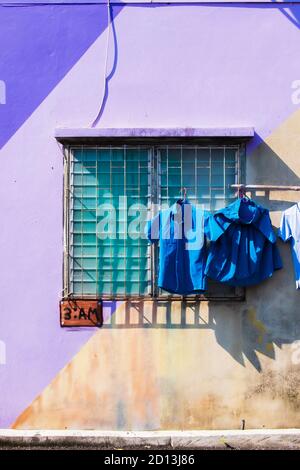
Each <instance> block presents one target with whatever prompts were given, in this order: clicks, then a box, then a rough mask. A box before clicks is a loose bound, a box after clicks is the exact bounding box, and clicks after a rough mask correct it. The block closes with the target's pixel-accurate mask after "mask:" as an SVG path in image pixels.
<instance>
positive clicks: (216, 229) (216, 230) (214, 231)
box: [204, 214, 230, 242]
mask: <svg viewBox="0 0 300 470" xmlns="http://www.w3.org/2000/svg"><path fill="white" fill-rule="evenodd" d="M221 224H222V221H221V220H220V223H219V221H218V220H217V219H216V218H215V217H214V215H212V214H210V215H208V216H207V217H205V221H204V233H205V235H206V236H207V238H208V239H209V240H210V241H212V242H216V241H217V240H218V239H219V238H220V236H221V235H223V233H224V232H225V230H226V229H227V227H228V226H229V225H230V224H228V223H227V224H226V223H224V224H222V225H221Z"/></svg>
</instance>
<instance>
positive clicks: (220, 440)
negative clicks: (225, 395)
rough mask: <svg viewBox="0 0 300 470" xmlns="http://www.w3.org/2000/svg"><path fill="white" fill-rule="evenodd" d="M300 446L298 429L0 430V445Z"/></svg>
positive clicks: (97, 447) (109, 447) (62, 446)
mask: <svg viewBox="0 0 300 470" xmlns="http://www.w3.org/2000/svg"><path fill="white" fill-rule="evenodd" d="M23 448H27V449H28V448H35V449H36V448H47V449H52V448H59V449H76V448H77V449H88V448H90V449H91V448H93V449H145V450H148V449H167V450H168V449H169V450H172V449H194V450H196V449H199V450H200V449H202V450H204V449H211V450H213V449H252V450H254V449H263V450H267V449H294V450H297V449H298V450H299V449H300V429H276V430H265V429H253V430H248V431H227V430H226V431H225V430H224V431H189V432H188V431H186V432H185V431H151V432H147V431H141V432H134V431H71V430H67V431H56V430H49V431H44V430H43V431H38V430H36V431H18V430H11V429H3V430H0V449H23Z"/></svg>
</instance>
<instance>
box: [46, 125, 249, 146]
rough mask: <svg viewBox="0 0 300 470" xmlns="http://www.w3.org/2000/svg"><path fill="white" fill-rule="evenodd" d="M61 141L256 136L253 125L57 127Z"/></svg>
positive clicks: (57, 133)
mask: <svg viewBox="0 0 300 470" xmlns="http://www.w3.org/2000/svg"><path fill="white" fill-rule="evenodd" d="M54 136H55V138H56V139H57V140H58V141H59V142H62V143H64V142H66V143H72V142H73V143H76V142H82V141H97V140H99V141H103V140H104V139H106V140H107V139H148V140H149V139H184V138H186V139H187V138H188V139H211V138H223V139H224V138H226V139H230V138H231V139H244V140H248V139H251V138H252V137H253V136H254V128H253V127H157V128H154V127H132V128H131V127H126V128H125V127H124V128H96V127H95V128H74V129H68V128H57V129H55V133H54Z"/></svg>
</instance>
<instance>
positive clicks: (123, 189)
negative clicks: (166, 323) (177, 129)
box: [69, 147, 151, 297]
mask: <svg viewBox="0 0 300 470" xmlns="http://www.w3.org/2000/svg"><path fill="white" fill-rule="evenodd" d="M149 165H150V153H149V149H141V148H138V149H136V148H128V147H127V148H125V147H124V148H123V147H122V148H95V149H93V148H81V149H73V151H72V153H71V161H70V198H69V202H70V204H69V213H70V220H69V248H70V253H69V278H70V291H71V293H72V294H74V295H77V296H80V297H82V296H85V295H91V296H124V295H138V296H141V295H149V294H150V291H151V269H150V268H151V261H150V249H149V245H148V242H147V240H146V239H145V238H141V237H140V236H139V232H136V234H135V233H134V230H133V231H131V232H130V233H131V236H127V234H126V229H128V228H130V224H131V222H133V221H134V219H135V218H136V215H137V212H136V211H135V210H134V208H135V207H139V205H143V206H144V207H146V209H147V203H148V198H149V192H150V186H149V184H150V177H149V174H150V173H149ZM126 207H127V208H128V210H127V209H126ZM132 208H133V210H132ZM142 215H144V217H143V218H144V220H146V216H147V214H145V213H144V214H142ZM101 221H102V222H101ZM103 221H104V222H105V221H106V223H103ZM142 229H143V227H142V225H141V227H140V231H141V230H142ZM132 232H133V233H132Z"/></svg>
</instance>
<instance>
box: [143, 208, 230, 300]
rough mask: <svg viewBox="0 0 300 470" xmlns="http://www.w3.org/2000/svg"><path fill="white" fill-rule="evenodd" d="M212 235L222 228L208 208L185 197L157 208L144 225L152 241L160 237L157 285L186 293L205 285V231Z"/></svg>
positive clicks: (178, 292)
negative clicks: (206, 209) (155, 213)
mask: <svg viewBox="0 0 300 470" xmlns="http://www.w3.org/2000/svg"><path fill="white" fill-rule="evenodd" d="M208 232H209V233H211V234H212V235H213V236H214V237H217V236H218V235H221V233H222V230H221V228H220V227H219V225H218V224H217V223H216V222H215V220H214V219H212V218H210V217H209V215H208V213H207V212H204V211H203V210H202V209H200V208H196V207H194V206H192V205H191V204H190V203H189V201H188V200H186V201H184V202H183V203H182V204H178V203H176V204H174V205H173V206H171V207H170V208H169V209H166V210H163V211H161V212H159V213H158V214H157V215H156V217H154V219H153V220H151V221H150V222H148V224H147V226H146V234H147V237H148V239H149V240H150V241H151V242H155V241H158V240H159V275H158V286H159V287H160V288H162V289H164V290H166V291H168V292H171V293H175V294H180V295H187V294H196V293H201V292H203V291H204V290H205V289H206V275H205V272H204V271H205V265H206V259H207V240H206V233H208Z"/></svg>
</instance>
